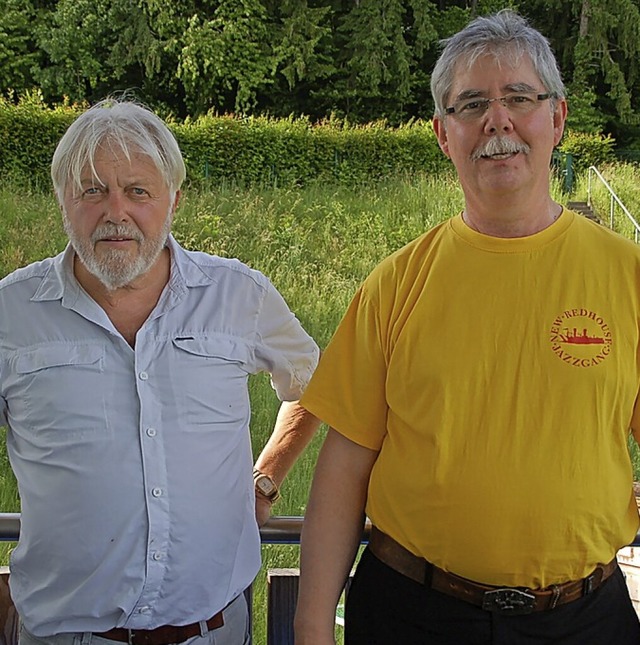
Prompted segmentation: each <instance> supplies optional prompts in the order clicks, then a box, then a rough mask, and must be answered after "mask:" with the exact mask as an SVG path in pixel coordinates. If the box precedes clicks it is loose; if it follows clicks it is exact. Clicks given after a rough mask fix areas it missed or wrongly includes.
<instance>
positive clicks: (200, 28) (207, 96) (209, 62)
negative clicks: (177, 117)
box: [177, 0, 275, 113]
mask: <svg viewBox="0 0 640 645" xmlns="http://www.w3.org/2000/svg"><path fill="white" fill-rule="evenodd" d="M268 33H269V32H268V25H267V13H266V10H265V8H264V6H263V5H262V3H261V2H260V1H259V0H221V1H220V2H219V3H218V5H217V7H216V8H215V10H214V11H213V14H212V16H211V17H210V18H209V17H207V16H203V15H201V14H197V13H196V14H194V15H193V16H192V17H191V18H190V19H189V21H188V24H187V29H186V33H185V35H184V44H183V47H182V51H181V52H180V61H179V64H178V70H177V75H178V78H180V79H181V81H182V82H183V83H184V87H185V91H186V100H187V105H188V107H189V108H190V110H191V111H192V112H196V113H201V112H203V111H206V110H207V109H208V108H211V107H216V108H218V109H219V110H221V111H224V110H235V111H237V112H247V111H249V110H250V109H251V108H253V107H254V106H255V104H256V93H257V91H258V90H259V89H261V88H263V87H265V86H266V85H268V84H270V83H271V82H272V79H273V73H274V67H275V59H274V56H273V52H272V51H271V49H270V46H269V38H268Z"/></svg>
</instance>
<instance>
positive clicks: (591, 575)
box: [296, 11, 640, 645]
mask: <svg viewBox="0 0 640 645" xmlns="http://www.w3.org/2000/svg"><path fill="white" fill-rule="evenodd" d="M431 84H432V92H433V96H434V100H435V106H436V107H435V116H434V120H433V123H434V128H435V132H436V135H437V137H438V141H439V144H440V147H441V149H442V150H443V152H444V153H445V154H446V155H447V156H448V157H449V158H450V159H451V160H452V162H453V164H454V166H455V168H456V171H457V173H458V176H459V178H460V182H461V185H462V189H463V192H464V210H463V211H462V213H461V214H459V215H457V216H455V217H453V218H452V219H450V220H448V221H446V222H444V223H442V224H440V225H439V226H436V227H435V228H434V229H432V230H430V231H428V232H427V233H425V234H424V235H422V236H421V237H419V238H418V239H417V240H415V241H413V242H412V243H410V244H409V245H407V246H406V247H404V248H403V249H400V250H399V251H397V252H396V253H394V254H393V255H391V256H390V257H389V258H387V259H386V260H384V261H383V262H382V263H381V264H380V265H379V266H378V267H377V268H376V269H375V270H374V271H373V273H372V274H371V275H370V276H369V277H368V278H367V280H366V281H365V283H364V284H363V285H362V287H361V288H360V290H359V291H358V293H357V294H356V296H355V298H354V300H353V301H352V303H351V305H350V307H349V309H348V311H347V313H346V315H345V317H344V319H343V321H342V323H341V324H340V326H339V328H338V330H337V332H336V334H335V336H334V338H333V339H332V341H331V343H330V345H329V346H328V348H327V349H326V350H325V352H324V354H323V357H322V359H321V361H320V365H319V367H318V369H317V371H316V373H315V375H314V377H313V378H312V381H311V383H310V385H309V387H308V389H307V390H306V392H305V394H304V395H303V398H302V399H301V404H302V405H303V406H304V407H306V408H307V409H308V410H309V411H311V412H312V413H313V414H315V415H316V416H318V417H320V418H321V419H323V420H324V421H326V422H327V424H329V425H330V426H331V429H330V430H329V433H328V435H327V438H326V441H325V444H324V446H323V448H322V451H321V454H320V457H319V460H318V465H317V469H316V474H315V478H314V483H313V487H312V493H311V498H310V502H309V506H308V512H307V516H306V519H305V526H304V530H303V536H302V555H301V567H302V577H301V581H300V596H299V601H298V611H297V615H296V634H297V640H296V643H297V644H298V645H308V644H311V643H312V644H313V645H325V644H333V643H334V637H333V620H334V619H333V616H334V610H335V605H336V602H337V601H338V598H339V595H340V592H341V590H342V588H343V587H344V584H345V581H346V578H347V575H348V573H349V570H350V568H351V565H352V563H353V561H354V558H355V555H356V551H357V547H358V544H359V542H360V538H361V536H362V528H363V520H364V517H365V513H366V515H367V516H368V517H369V518H370V520H371V522H372V525H373V528H372V530H371V538H370V541H369V544H368V547H367V548H366V549H365V551H364V552H363V554H362V557H361V559H360V561H359V564H358V568H357V570H356V573H355V577H354V580H353V583H352V585H351V588H350V592H349V595H348V598H347V606H346V643H347V644H348V645H372V644H375V643H380V644H388V645H392V644H393V645H395V644H397V643H401V644H402V645H413V644H417V643H420V644H425V643H428V644H437V645H442V644H455V645H471V644H473V645H489V644H492V645H521V644H523V645H524V644H537V643H556V644H559V645H560V644H561V645H611V644H614V643H615V644H616V645H631V644H637V643H639V642H640V625H639V623H638V618H637V616H636V614H635V612H634V611H633V607H632V605H631V601H630V598H629V594H628V591H627V588H626V586H625V582H624V579H623V576H622V573H621V572H620V570H619V568H618V566H617V563H616V553H617V551H618V549H620V548H621V547H622V546H624V545H626V544H628V543H629V542H631V541H632V540H633V538H634V535H635V534H636V531H637V529H638V511H637V508H636V505H635V501H634V496H633V492H632V467H631V462H630V457H629V452H628V448H627V439H628V436H629V432H630V429H631V430H633V432H634V433H635V436H636V439H637V438H638V437H640V404H636V401H637V399H638V391H639V386H640V360H639V359H638V355H639V352H638V349H639V342H640V339H639V336H640V332H639V328H638V319H639V318H640V289H638V279H639V277H640V250H639V249H638V248H637V247H636V246H635V245H634V244H633V243H632V242H629V241H627V240H624V239H622V238H621V237H619V236H617V235H616V234H614V233H612V232H610V231H608V230H607V229H605V228H603V227H600V226H599V225H597V224H594V223H593V222H590V221H589V220H587V219H586V218H581V217H580V216H578V215H577V214H575V213H573V212H570V211H568V210H566V209H563V208H562V206H561V205H560V204H558V203H556V202H555V201H554V200H553V199H552V197H551V195H550V186H549V185H550V171H549V166H550V160H551V154H552V151H553V148H554V146H555V145H557V144H558V142H559V141H560V138H561V137H562V133H563V128H564V124H565V118H566V114H567V104H566V100H565V94H564V88H563V84H562V81H561V78H560V73H559V71H558V68H557V64H556V61H555V58H554V56H553V54H552V52H551V49H550V47H549V45H548V43H547V41H546V39H545V38H544V37H543V36H542V35H541V34H540V33H539V32H538V31H536V30H535V29H533V28H532V27H531V26H530V25H529V24H528V23H527V22H526V21H525V20H524V19H523V18H521V17H520V16H518V15H517V14H515V13H514V12H511V11H501V12H500V13H498V14H496V15H494V16H491V17H483V18H477V19H475V20H474V21H473V22H471V23H470V24H469V25H468V26H467V27H466V28H465V29H463V30H462V31H461V32H459V33H458V34H456V35H454V36H453V37H452V38H451V39H449V40H448V41H447V43H446V46H445V48H444V50H443V53H442V55H441V57H440V59H439V61H438V63H437V64H436V66H435V69H434V71H433V75H432V80H431Z"/></svg>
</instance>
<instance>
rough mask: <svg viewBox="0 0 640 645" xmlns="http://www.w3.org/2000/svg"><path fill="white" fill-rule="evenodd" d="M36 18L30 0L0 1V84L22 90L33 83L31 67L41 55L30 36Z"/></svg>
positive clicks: (15, 91)
mask: <svg viewBox="0 0 640 645" xmlns="http://www.w3.org/2000/svg"><path fill="white" fill-rule="evenodd" d="M38 19H39V12H38V8H37V7H36V6H34V4H33V2H31V0H1V1H0V88H2V91H3V92H4V93H7V92H9V91H11V92H14V93H16V94H22V93H24V92H26V91H27V90H30V89H32V88H33V87H34V86H35V82H34V80H33V68H38V67H39V65H40V64H41V62H42V60H41V59H42V56H41V54H40V52H39V51H38V48H37V45H36V43H35V39H34V29H33V26H34V24H35V23H37V21H38Z"/></svg>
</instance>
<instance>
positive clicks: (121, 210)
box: [103, 190, 129, 224]
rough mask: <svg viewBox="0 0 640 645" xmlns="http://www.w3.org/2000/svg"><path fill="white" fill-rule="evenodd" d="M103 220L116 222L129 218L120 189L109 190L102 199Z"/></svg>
mask: <svg viewBox="0 0 640 645" xmlns="http://www.w3.org/2000/svg"><path fill="white" fill-rule="evenodd" d="M103 218H104V220H105V221H107V222H112V223H114V224H117V223H118V222H124V221H126V220H128V219H129V215H128V214H127V209H126V203H125V196H124V193H123V192H122V191H120V190H109V192H108V193H107V197H106V199H105V200H104V216H103Z"/></svg>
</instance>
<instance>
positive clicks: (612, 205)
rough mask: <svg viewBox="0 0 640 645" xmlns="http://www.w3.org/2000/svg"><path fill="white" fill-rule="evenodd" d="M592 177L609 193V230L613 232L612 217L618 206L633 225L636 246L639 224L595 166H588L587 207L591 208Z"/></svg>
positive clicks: (639, 231)
mask: <svg viewBox="0 0 640 645" xmlns="http://www.w3.org/2000/svg"><path fill="white" fill-rule="evenodd" d="M594 175H595V176H596V178H597V179H599V180H600V182H601V183H602V184H603V185H604V187H605V188H606V189H607V190H608V191H609V228H610V229H612V230H613V226H614V217H613V216H614V214H615V209H616V206H619V207H620V209H621V210H622V212H623V213H624V214H625V215H626V217H627V218H628V219H629V221H630V222H631V224H632V225H633V237H634V240H635V242H636V244H637V243H638V236H639V235H640V224H638V222H636V220H635V218H634V217H633V215H632V214H631V213H630V212H629V210H628V209H627V207H626V206H625V205H624V204H623V203H622V202H621V201H620V198H619V197H618V196H617V195H616V193H615V192H614V190H613V188H611V186H609V183H608V182H607V180H606V179H605V178H604V177H603V176H602V174H601V173H600V171H599V170H598V169H597V168H596V167H595V166H589V174H588V184H587V205H588V206H589V208H593V202H592V199H591V182H592V177H593V176H594Z"/></svg>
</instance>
